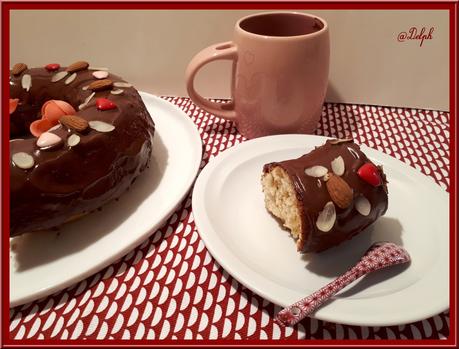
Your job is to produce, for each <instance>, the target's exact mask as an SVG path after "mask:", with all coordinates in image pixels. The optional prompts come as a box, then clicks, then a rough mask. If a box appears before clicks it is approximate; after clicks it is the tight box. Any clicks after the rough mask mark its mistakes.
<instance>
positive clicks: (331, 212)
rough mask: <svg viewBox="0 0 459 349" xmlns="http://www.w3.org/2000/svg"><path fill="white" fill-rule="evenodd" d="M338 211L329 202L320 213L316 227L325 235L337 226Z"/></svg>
mask: <svg viewBox="0 0 459 349" xmlns="http://www.w3.org/2000/svg"><path fill="white" fill-rule="evenodd" d="M335 221H336V210H335V205H334V204H333V202H331V201H329V202H327V203H326V204H325V206H324V209H323V210H322V211H321V212H320V213H319V217H318V218H317V221H316V227H317V228H318V229H319V230H320V231H323V232H324V233H326V232H328V231H330V229H331V228H333V226H334V225H335Z"/></svg>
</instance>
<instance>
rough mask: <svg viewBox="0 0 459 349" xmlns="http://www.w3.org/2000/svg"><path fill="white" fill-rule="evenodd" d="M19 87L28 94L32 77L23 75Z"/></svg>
mask: <svg viewBox="0 0 459 349" xmlns="http://www.w3.org/2000/svg"><path fill="white" fill-rule="evenodd" d="M21 85H22V88H23V89H24V90H26V91H27V92H28V91H29V90H30V88H31V87H32V77H31V76H30V75H29V74H24V75H23V76H22V79H21Z"/></svg>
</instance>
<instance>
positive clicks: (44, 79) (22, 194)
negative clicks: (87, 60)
mask: <svg viewBox="0 0 459 349" xmlns="http://www.w3.org/2000/svg"><path fill="white" fill-rule="evenodd" d="M62 70H65V68H60V69H59V70H58V71H62ZM93 71H94V70H83V71H79V72H77V77H76V79H75V80H74V81H73V82H72V83H70V84H68V85H66V84H65V80H66V78H64V79H62V80H60V81H58V82H51V77H52V76H53V75H54V74H56V73H57V71H54V72H49V71H47V70H46V69H45V68H32V69H27V70H25V71H24V72H22V73H21V74H20V75H19V76H12V75H11V73H10V98H18V99H19V103H20V104H19V105H18V108H17V109H16V111H15V112H14V113H12V114H11V115H10V118H11V129H10V183H11V184H10V200H11V201H10V202H11V223H10V236H15V235H19V234H22V233H25V232H32V231H38V230H44V229H49V228H52V227H55V226H59V225H61V224H62V223H65V222H66V221H68V220H70V219H71V218H73V217H76V216H79V215H82V214H85V213H88V212H91V211H93V210H95V209H97V208H99V207H101V206H102V205H104V204H106V203H107V202H109V201H111V200H112V199H114V198H118V197H119V196H120V195H121V194H122V193H123V192H125V191H126V190H127V189H128V188H129V187H130V185H131V184H132V182H133V181H134V180H135V178H136V177H137V176H138V175H139V174H140V173H141V172H142V171H143V170H144V169H145V168H146V167H147V166H148V164H149V161H150V157H151V152H152V141H153V134H154V123H153V121H152V119H151V117H150V115H149V113H148V111H147V110H146V108H145V105H144V104H143V102H142V100H141V98H140V95H139V94H138V92H137V91H136V89H135V88H133V87H130V88H122V89H123V90H124V92H123V93H122V94H120V95H113V94H110V90H105V91H100V92H96V94H95V96H94V97H93V98H92V99H91V101H90V103H89V105H88V106H86V107H85V108H83V110H78V107H79V105H80V104H82V103H83V102H84V101H85V99H86V98H87V97H88V96H89V95H90V94H91V93H92V91H90V90H83V89H82V88H83V87H84V86H86V85H89V84H90V83H91V82H93V81H95V80H96V78H94V77H93V75H92V72H93ZM24 74H30V75H31V76H32V87H31V88H30V90H29V91H28V92H27V91H26V90H24V89H23V88H22V86H21V79H22V76H23V75H24ZM69 76H70V75H69ZM108 79H110V80H112V81H114V82H116V81H123V80H122V79H121V78H120V77H118V76H116V75H113V74H109V76H108ZM123 82H124V81H123ZM100 97H104V98H108V99H110V100H112V101H113V102H114V103H115V104H116V105H117V108H116V109H113V110H105V111H100V110H97V108H96V106H95V101H96V99H97V98H100ZM50 99H60V100H64V101H66V102H68V103H70V104H71V105H72V106H73V107H74V108H75V110H77V115H78V116H80V117H82V118H84V119H86V120H88V121H91V120H100V121H104V122H107V123H109V124H112V125H114V126H115V129H114V130H113V131H111V132H107V133H101V132H97V131H95V130H92V129H88V130H87V131H86V132H84V133H83V134H81V133H77V132H74V131H71V130H69V129H67V128H65V127H64V126H61V127H60V128H59V129H57V130H55V131H52V132H53V133H55V134H57V135H58V136H60V137H61V138H62V139H63V141H64V142H62V144H61V145H60V146H57V147H52V148H50V149H40V148H39V147H37V145H36V140H37V138H35V137H33V136H32V135H31V134H30V132H29V125H30V123H31V122H32V121H34V120H36V119H39V118H40V117H41V115H40V109H41V106H42V105H43V103H44V102H45V101H47V100H50ZM73 133H77V134H78V135H79V136H80V137H81V140H80V143H79V144H77V145H76V146H74V147H69V146H68V145H67V142H66V141H67V138H68V137H69V136H70V135H71V134H73ZM17 152H26V153H28V154H30V155H32V156H33V158H34V160H35V165H34V167H33V168H31V169H29V170H24V169H21V168H18V167H17V166H16V165H15V164H14V163H13V162H12V161H11V156H12V154H14V153H17Z"/></svg>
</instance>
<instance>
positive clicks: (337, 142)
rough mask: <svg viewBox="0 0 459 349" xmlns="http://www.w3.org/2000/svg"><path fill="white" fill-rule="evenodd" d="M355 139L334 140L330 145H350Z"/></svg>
mask: <svg viewBox="0 0 459 349" xmlns="http://www.w3.org/2000/svg"><path fill="white" fill-rule="evenodd" d="M352 141H353V139H352V138H341V139H332V140H331V141H330V144H333V145H335V144H341V143H348V142H352Z"/></svg>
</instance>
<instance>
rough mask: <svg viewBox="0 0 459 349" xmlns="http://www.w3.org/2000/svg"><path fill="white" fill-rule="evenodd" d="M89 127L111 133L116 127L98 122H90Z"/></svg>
mask: <svg viewBox="0 0 459 349" xmlns="http://www.w3.org/2000/svg"><path fill="white" fill-rule="evenodd" d="M89 127H91V128H92V129H93V130H96V131H99V132H111V131H113V130H114V129H115V126H113V125H110V124H107V123H106V122H103V121H98V120H94V121H89Z"/></svg>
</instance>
